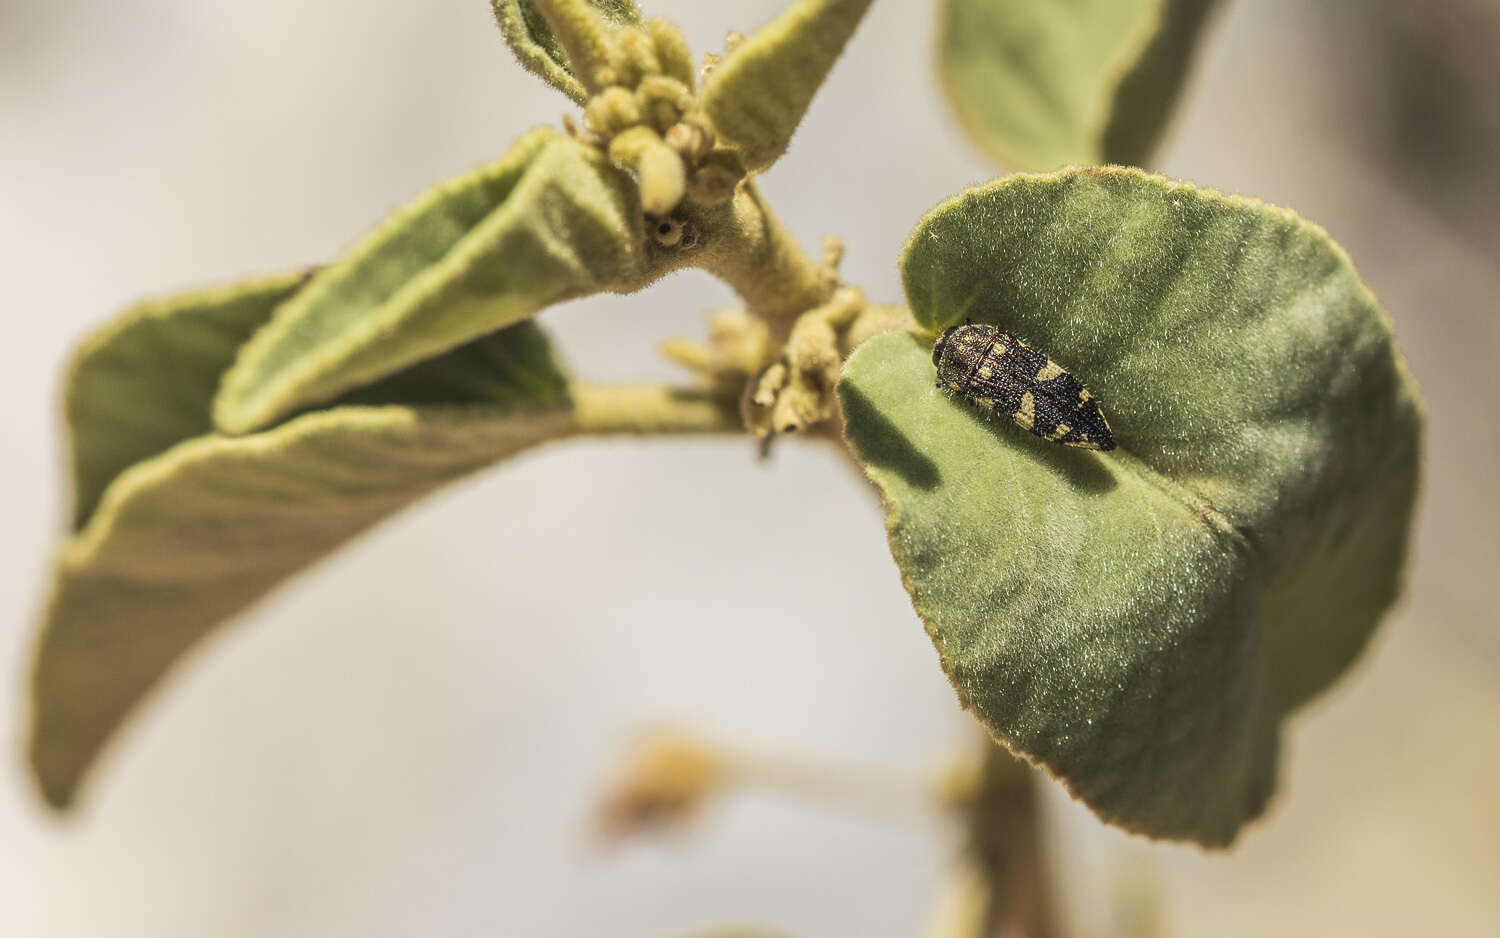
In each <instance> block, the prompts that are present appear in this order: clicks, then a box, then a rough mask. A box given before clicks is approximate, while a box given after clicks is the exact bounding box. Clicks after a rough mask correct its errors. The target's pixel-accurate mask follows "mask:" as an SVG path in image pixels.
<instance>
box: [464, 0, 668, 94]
mask: <svg viewBox="0 0 1500 938" xmlns="http://www.w3.org/2000/svg"><path fill="white" fill-rule="evenodd" d="M586 2H587V3H588V5H589V6H591V7H593V8H594V9H595V10H596V11H598V13H599V15H600V16H601V17H603V19H604V21H605V22H606V23H608V24H610V25H613V26H639V25H640V24H641V11H640V9H639V8H637V7H636V5H635V2H634V0H586ZM490 5H491V6H492V7H494V10H495V20H496V22H498V23H499V24H500V32H501V33H503V34H504V36H505V41H506V42H507V43H508V44H509V45H510V49H511V51H512V52H514V53H515V56H516V61H518V62H520V63H521V66H522V67H523V68H525V69H526V70H527V71H528V72H531V73H532V74H533V75H537V76H539V77H540V78H541V79H542V80H543V81H545V82H546V83H547V84H549V85H551V86H552V87H554V88H556V89H557V90H558V91H561V92H562V93H563V94H565V95H567V96H568V97H570V98H572V99H573V100H574V101H576V102H577V103H578V104H585V103H587V102H588V97H589V96H588V92H587V91H586V90H584V87H583V85H582V83H580V82H579V80H578V76H577V75H575V74H574V72H573V66H572V64H571V63H570V62H569V61H568V54H567V52H565V51H564V50H563V47H562V43H560V42H558V40H557V36H555V35H554V34H553V32H552V29H551V27H549V26H548V25H547V20H546V18H545V17H543V16H542V14H541V12H540V11H539V10H537V8H536V4H535V2H533V0H490Z"/></svg>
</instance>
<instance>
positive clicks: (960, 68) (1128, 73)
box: [938, 0, 1214, 170]
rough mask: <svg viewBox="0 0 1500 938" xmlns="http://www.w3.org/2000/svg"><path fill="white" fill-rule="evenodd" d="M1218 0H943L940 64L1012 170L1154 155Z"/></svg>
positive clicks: (966, 121) (959, 108) (955, 100)
mask: <svg viewBox="0 0 1500 938" xmlns="http://www.w3.org/2000/svg"><path fill="white" fill-rule="evenodd" d="M1213 3H1214V0H1065V2H1057V0H944V2H943V4H942V22H941V25H940V26H939V37H940V38H939V48H938V69H939V72H940V74H941V76H942V80H943V87H944V89H945V91H946V92H947V97H948V100H949V102H950V103H951V104H952V105H953V108H954V111H955V112H956V113H957V115H958V118H959V121H960V123H962V124H963V126H964V129H965V130H967V131H968V133H969V136H970V137H971V138H972V139H973V140H974V142H975V143H977V144H978V145H979V146H980V147H981V148H983V149H984V150H985V151H986V152H988V153H989V154H990V155H991V156H993V157H995V158H996V159H997V160H999V161H1000V162H1001V163H1003V164H1005V165H1006V166H1010V167H1012V168H1014V169H1032V170H1037V169H1053V168H1056V167H1059V166H1063V165H1065V164H1069V163H1124V164H1141V163H1144V162H1145V161H1146V160H1147V159H1148V158H1149V157H1150V155H1151V153H1152V151H1153V150H1154V149H1155V147H1156V143H1157V141H1158V140H1159V139H1160V137H1161V133H1162V130H1163V129H1164V128H1165V126H1166V123H1167V118H1168V116H1169V115H1170V114H1171V110H1172V105H1173V103H1174V102H1175V101H1176V99H1177V95H1178V92H1179V91H1180V89H1181V86H1182V82H1183V79H1184V77H1185V76H1186V73H1187V70H1188V66H1189V65H1190V64H1191V61H1192V54H1193V49H1194V46H1195V44H1196V42H1197V39H1198V34H1199V32H1200V31H1201V30H1202V27H1203V24H1204V22H1205V21H1206V20H1207V19H1208V15H1209V13H1210V11H1211V10H1212V7H1213Z"/></svg>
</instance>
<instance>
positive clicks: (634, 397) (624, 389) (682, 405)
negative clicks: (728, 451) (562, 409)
mask: <svg viewBox="0 0 1500 938" xmlns="http://www.w3.org/2000/svg"><path fill="white" fill-rule="evenodd" d="M571 393H572V397H573V422H572V427H571V435H574V436H613V435H621V434H626V435H636V436H640V435H646V434H710V433H743V432H744V430H745V426H744V424H743V423H742V422H741V421H740V415H739V399H738V396H737V395H735V394H733V393H728V392H724V391H718V390H709V389H705V388H694V387H674V386H670V385H659V384H576V385H574V386H573V388H572V392H571Z"/></svg>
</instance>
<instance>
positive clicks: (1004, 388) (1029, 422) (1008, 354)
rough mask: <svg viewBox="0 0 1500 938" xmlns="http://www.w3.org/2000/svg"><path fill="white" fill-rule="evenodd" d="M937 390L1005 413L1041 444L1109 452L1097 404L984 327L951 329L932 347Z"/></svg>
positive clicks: (1039, 358)
mask: <svg viewBox="0 0 1500 938" xmlns="http://www.w3.org/2000/svg"><path fill="white" fill-rule="evenodd" d="M932 363H933V364H934V365H936V366H937V376H938V381H937V386H938V387H940V388H942V389H944V390H946V391H952V392H955V393H957V394H959V395H961V396H963V397H964V398H966V399H967V400H969V401H971V402H972V403H974V404H977V405H979V406H980V407H984V408H986V409H988V410H990V411H992V412H993V413H997V414H1006V415H1008V416H1009V417H1010V418H1011V419H1012V420H1014V421H1015V422H1016V424H1017V425H1018V426H1020V427H1021V428H1022V429H1023V430H1030V431H1031V432H1032V433H1035V434H1036V435H1037V436H1039V437H1041V438H1042V439H1044V440H1049V441H1051V442H1053V443H1061V444H1062V445H1064V446H1076V447H1079V448H1080V449H1097V450H1111V449H1114V448H1115V438H1114V434H1113V433H1111V432H1110V429H1109V422H1108V421H1106V420H1105V419H1104V411H1103V410H1101V409H1100V408H1099V400H1098V399H1097V398H1095V397H1094V395H1092V394H1090V393H1089V390H1088V388H1086V387H1084V386H1083V384H1082V383H1080V382H1079V380H1078V379H1077V378H1075V377H1073V376H1072V375H1070V374H1068V373H1067V372H1066V371H1064V370H1063V369H1062V368H1061V367H1059V366H1058V364H1057V363H1056V362H1054V361H1053V360H1052V359H1050V358H1048V357H1047V356H1045V355H1043V354H1042V353H1041V352H1038V351H1037V350H1035V349H1033V348H1032V347H1031V346H1029V345H1027V344H1026V343H1025V342H1022V341H1021V340H1019V339H1017V338H1014V337H1013V336H1010V335H1007V334H1006V333H1004V332H1001V331H1000V330H999V329H997V328H995V327H994V326H991V325H988V324H985V323H968V324H965V325H962V326H950V327H949V328H947V329H945V330H944V331H943V334H942V335H940V336H938V340H937V342H936V343H935V344H934V345H933V346H932Z"/></svg>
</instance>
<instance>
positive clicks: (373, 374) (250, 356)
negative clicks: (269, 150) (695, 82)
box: [214, 128, 645, 433]
mask: <svg viewBox="0 0 1500 938" xmlns="http://www.w3.org/2000/svg"><path fill="white" fill-rule="evenodd" d="M642 225H643V222H642V216H641V209H640V205H639V198H638V195H637V193H636V188H635V186H634V185H633V184H632V183H631V182H630V180H629V178H628V177H626V176H625V175H624V174H623V173H621V172H619V171H618V170H616V169H615V168H614V167H612V166H610V165H609V163H608V161H607V160H606V159H605V158H604V156H603V154H601V153H599V152H598V151H597V150H595V149H593V148H591V147H588V146H585V145H584V144H581V143H579V142H577V141H575V140H573V139H572V138H570V137H565V136H563V135H561V134H559V133H557V132H556V131H552V130H548V129H545V128H542V129H538V130H535V131H533V132H531V133H530V134H527V135H526V136H525V137H523V138H522V139H521V140H520V141H519V142H518V143H517V144H516V145H515V147H513V148H512V150H511V152H510V153H509V154H507V155H506V156H505V158H504V159H502V160H500V161H498V162H496V163H494V164H492V165H490V166H486V167H482V168H481V169H478V170H475V171H474V172H472V173H470V174H468V175H466V176H462V177H460V178H458V179H456V180H453V181H451V182H449V183H447V184H445V185H443V186H440V187H438V188H437V189H435V190H433V191H431V192H429V193H428V194H427V195H425V196H423V197H422V198H421V199H419V200H418V201H417V202H415V203H413V204H412V205H410V206H408V207H406V208H405V209H403V210H401V211H400V212H398V213H397V214H396V215H395V217H393V218H392V219H390V220H389V221H388V222H386V223H385V224H384V225H382V226H381V227H380V228H379V229H377V230H376V231H375V232H374V233H373V234H372V235H370V236H369V237H367V238H366V239H365V240H364V241H363V242H362V243H361V244H359V245H358V246H356V247H355V248H354V249H353V250H352V251H351V252H350V253H349V255H348V256H347V257H345V258H344V259H343V260H341V261H339V262H338V263H336V264H334V265H333V266H331V267H328V268H326V269H325V270H323V271H322V272H321V273H319V274H318V275H317V276H316V277H314V278H313V280H312V281H311V282H310V283H309V284H308V285H307V286H306V287H305V288H304V289H302V290H301V291H300V292H298V293H297V295H296V296H294V297H293V298H292V299H291V300H289V301H288V302H286V303H284V304H283V305H282V306H281V307H280V308H279V309H277V311H276V315H275V316H274V317H273V318H272V320H271V322H270V323H269V324H267V325H266V326H265V328H263V329H261V330H260V331H259V332H258V333H256V335H255V337H254V338H252V339H251V340H250V341H249V342H248V343H247V344H246V345H245V346H244V348H243V349H242V350H241V352H240V355H239V358H238V360H237V361H236V362H235V364H234V367H232V368H231V369H230V370H229V372H228V373H227V374H226V375H225V377H224V384H223V387H222V388H221V389H220V392H219V396H218V398H217V399H216V400H215V402H214V422H215V424H216V425H217V426H218V428H219V429H220V430H221V431H223V432H226V433H245V432H248V431H251V430H256V429H260V428H263V427H266V426H268V425H270V424H272V423H273V422H275V421H276V420H278V419H280V418H282V417H285V416H286V415H288V414H290V413H293V412H295V411H297V410H299V409H301V408H304V407H307V406H308V405H311V404H317V403H321V402H324V401H327V400H330V399H332V398H333V397H335V396H336V395H338V394H340V393H342V392H344V391H347V390H349V389H350V388H354V387H359V386H361V385H364V384H368V383H369V382H371V381H374V380H376V379H378V378H381V377H383V376H385V375H388V374H391V373H393V372H395V371H398V370H400V369H402V368H406V367H409V366H411V365H413V364H415V363H417V362H420V361H422V360H424V359H427V358H431V357H433V356H435V355H438V354H441V353H442V352H444V351H446V350H448V349H450V348H453V347H455V346H457V345H461V344H463V343H465V342H469V341H471V340H473V339H475V338H477V337H479V336H481V335H484V334H486V333H489V332H493V331H494V330H496V329H498V328H501V327H502V326H506V325H509V324H511V323H514V322H516V321H518V320H520V319H524V318H526V317H528V316H531V315H534V314H535V313H536V312H537V311H539V310H541V309H542V308H543V307H545V306H547V305H549V304H552V303H557V302H561V301H563V300H567V299H571V298H573V297H578V296H583V295H585V294H589V293H595V292H599V291H601V290H622V291H623V290H627V289H633V288H634V287H636V286H638V285H639V278H640V277H641V267H642V258H643V252H642V245H643V243H644V239H645V235H644V229H643V227H642Z"/></svg>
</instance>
